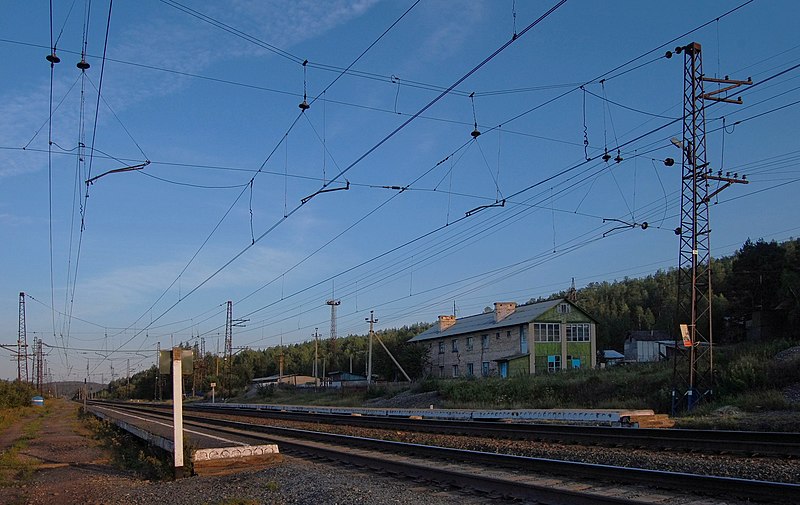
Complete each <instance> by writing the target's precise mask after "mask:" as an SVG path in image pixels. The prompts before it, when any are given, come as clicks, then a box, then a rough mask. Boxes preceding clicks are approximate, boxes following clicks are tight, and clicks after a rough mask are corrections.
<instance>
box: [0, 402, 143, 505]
mask: <svg viewBox="0 0 800 505" xmlns="http://www.w3.org/2000/svg"><path fill="white" fill-rule="evenodd" d="M77 413H78V407H77V405H76V404H75V403H72V402H67V401H64V400H48V405H47V407H46V408H45V410H44V412H41V413H39V414H38V415H37V414H34V415H33V416H29V417H26V418H25V419H24V420H23V422H18V423H15V425H14V426H12V427H11V428H9V429H8V430H6V431H5V432H4V433H3V434H2V435H0V440H2V441H3V442H5V443H6V444H7V445H6V447H9V446H11V445H13V444H14V440H16V441H19V440H20V438H21V437H26V436H27V438H28V440H27V441H26V442H24V443H22V444H18V445H21V447H20V448H19V449H18V452H17V455H16V456H17V457H16V463H17V466H19V467H28V468H30V469H32V470H33V471H32V472H28V474H27V475H26V474H25V472H22V475H18V476H17V478H16V482H14V484H13V485H12V486H8V487H5V488H0V503H8V504H31V505H35V504H47V505H53V504H59V505H62V504H63V505H78V504H81V505H92V504H101V503H106V501H105V500H104V499H103V496H104V494H105V493H104V489H108V487H109V486H120V485H124V486H125V487H134V486H136V485H137V483H138V481H137V480H136V479H135V478H133V477H131V476H129V475H127V474H125V473H123V472H120V471H119V470H117V469H115V468H114V467H113V466H111V464H110V457H109V455H108V453H107V452H106V451H105V450H104V449H103V448H102V447H100V445H99V442H98V441H96V440H94V439H93V438H92V436H91V433H90V432H89V431H88V430H87V429H86V428H85V427H84V426H83V425H82V424H81V422H80V421H79V420H78V417H77ZM10 471H13V469H11V470H10Z"/></svg>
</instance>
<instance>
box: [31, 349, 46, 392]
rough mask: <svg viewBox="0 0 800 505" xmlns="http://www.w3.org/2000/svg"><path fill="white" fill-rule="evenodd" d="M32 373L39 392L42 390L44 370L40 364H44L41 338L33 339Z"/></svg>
mask: <svg viewBox="0 0 800 505" xmlns="http://www.w3.org/2000/svg"><path fill="white" fill-rule="evenodd" d="M33 349H34V351H33V355H34V358H33V359H34V361H33V370H34V372H33V375H34V378H35V381H36V390H37V391H39V393H43V392H44V370H42V366H43V364H44V352H43V349H42V339H41V338H35V339H34V340H33Z"/></svg>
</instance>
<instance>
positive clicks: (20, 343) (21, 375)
mask: <svg viewBox="0 0 800 505" xmlns="http://www.w3.org/2000/svg"><path fill="white" fill-rule="evenodd" d="M17 380H18V381H20V382H22V381H23V380H24V381H25V382H28V381H29V379H28V333H27V331H26V329H25V293H23V292H20V294H19V334H18V336H17Z"/></svg>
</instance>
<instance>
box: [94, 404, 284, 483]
mask: <svg viewBox="0 0 800 505" xmlns="http://www.w3.org/2000/svg"><path fill="white" fill-rule="evenodd" d="M87 411H88V412H89V413H91V414H93V415H94V416H96V417H98V418H100V419H102V420H104V421H107V422H110V423H113V424H115V425H116V426H118V427H119V428H121V429H123V430H125V431H127V432H128V433H131V434H132V435H134V436H136V437H138V438H140V439H142V440H144V441H145V442H147V443H148V444H150V445H154V446H156V447H160V448H161V449H163V450H165V451H167V452H169V453H172V452H174V443H173V427H172V419H171V418H162V419H156V418H152V417H145V415H144V414H142V413H137V412H131V411H126V410H122V409H118V408H114V407H113V406H102V405H96V404H95V405H89V406H88V407H87ZM183 431H184V440H185V446H189V445H191V446H192V448H193V450H192V451H191V461H192V468H193V471H194V473H195V474H197V475H224V474H229V473H234V472H237V471H240V470H258V469H261V468H266V467H269V466H272V465H275V464H278V463H280V462H281V461H282V458H283V456H282V455H281V454H280V451H279V450H278V446H277V444H256V445H252V444H249V443H246V442H243V441H242V440H237V439H235V438H234V437H223V436H219V435H214V434H211V433H207V432H204V431H202V430H201V429H195V428H193V427H192V428H187V427H186V426H185V425H184V430H183Z"/></svg>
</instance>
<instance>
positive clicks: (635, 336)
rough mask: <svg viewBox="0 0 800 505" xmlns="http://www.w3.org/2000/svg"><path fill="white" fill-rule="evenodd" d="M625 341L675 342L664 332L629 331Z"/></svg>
mask: <svg viewBox="0 0 800 505" xmlns="http://www.w3.org/2000/svg"><path fill="white" fill-rule="evenodd" d="M625 340H651V341H653V340H670V341H673V340H675V338H674V337H671V336H670V334H669V333H667V332H666V331H664V330H631V331H629V332H628V335H627V336H626V337H625Z"/></svg>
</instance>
